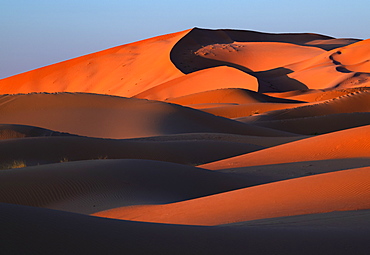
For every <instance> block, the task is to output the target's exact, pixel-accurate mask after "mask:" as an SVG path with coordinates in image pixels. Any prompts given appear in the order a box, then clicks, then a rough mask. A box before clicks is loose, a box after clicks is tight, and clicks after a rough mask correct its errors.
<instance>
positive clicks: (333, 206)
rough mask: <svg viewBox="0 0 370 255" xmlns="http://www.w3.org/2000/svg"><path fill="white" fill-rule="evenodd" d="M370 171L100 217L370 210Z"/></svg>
mask: <svg viewBox="0 0 370 255" xmlns="http://www.w3.org/2000/svg"><path fill="white" fill-rule="evenodd" d="M369 170H370V168H369V167H366V168H360V169H351V170H345V171H339V172H333V173H327V174H320V175H315V176H310V177H302V178H298V179H291V180H287V181H280V182H275V183H269V184H264V185H260V186H254V187H251V188H244V189H240V190H235V191H230V192H226V193H221V194H217V195H213V196H208V197H202V198H198V199H193V200H188V201H184V202H178V203H173V204H166V205H149V206H132V207H123V208H117V209H112V210H108V211H104V212H99V213H96V214H95V215H97V216H101V217H108V218H118V219H124V220H134V221H145V222H158V223H168V224H185V225H208V226H209V225H219V224H226V223H232V222H240V221H247V220H255V219H261V218H273V217H283V216H292V215H300V214H313V213H325V212H331V211H345V210H360V209H370V204H369V202H370V196H369V195H370V182H369V177H370V172H369Z"/></svg>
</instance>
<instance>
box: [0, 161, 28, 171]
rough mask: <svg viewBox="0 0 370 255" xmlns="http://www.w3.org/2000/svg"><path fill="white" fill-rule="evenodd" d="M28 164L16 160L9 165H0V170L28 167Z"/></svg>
mask: <svg viewBox="0 0 370 255" xmlns="http://www.w3.org/2000/svg"><path fill="white" fill-rule="evenodd" d="M26 166H27V165H26V163H25V162H24V161H23V160H14V161H12V162H9V163H3V164H1V165H0V170H7V169H13V168H22V167H26Z"/></svg>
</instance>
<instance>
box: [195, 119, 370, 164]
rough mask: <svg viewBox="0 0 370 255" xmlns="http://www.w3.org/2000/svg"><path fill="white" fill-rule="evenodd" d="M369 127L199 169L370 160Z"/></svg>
mask: <svg viewBox="0 0 370 255" xmlns="http://www.w3.org/2000/svg"><path fill="white" fill-rule="evenodd" d="M369 131H370V126H369V125H368V126H363V127H357V128H351V129H347V130H342V131H337V132H334V133H329V134H324V135H320V136H315V137H311V138H307V139H303V140H300V141H295V142H291V143H289V144H282V145H279V146H276V147H273V148H267V149H264V150H261V151H258V152H252V153H249V154H245V155H241V156H237V157H233V158H229V159H225V160H220V161H216V162H212V163H209V164H204V165H200V167H202V168H205V169H211V170H219V169H225V168H235V167H245V166H256V165H270V164H281V163H289V162H299V161H310V160H325V159H339V158H360V157H370V137H369V135H368V134H369Z"/></svg>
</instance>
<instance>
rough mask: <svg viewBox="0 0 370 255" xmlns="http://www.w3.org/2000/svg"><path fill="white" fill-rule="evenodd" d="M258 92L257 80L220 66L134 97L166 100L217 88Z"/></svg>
mask: <svg viewBox="0 0 370 255" xmlns="http://www.w3.org/2000/svg"><path fill="white" fill-rule="evenodd" d="M236 87H237V88H245V89H249V90H254V91H257V90H258V82H257V79H256V78H255V77H253V76H251V75H249V74H246V73H244V72H242V71H239V70H238V69H235V68H231V67H227V66H221V67H214V68H208V69H204V70H201V71H198V72H194V73H191V74H188V75H186V76H182V77H179V78H177V79H173V80H171V81H168V82H166V83H164V84H160V85H158V86H156V87H154V88H151V89H148V90H146V91H144V92H142V93H139V94H137V95H135V97H136V98H146V99H152V100H162V101H163V100H167V99H170V98H173V97H181V96H186V95H190V94H193V93H198V92H203V91H208V90H213V89H218V88H236Z"/></svg>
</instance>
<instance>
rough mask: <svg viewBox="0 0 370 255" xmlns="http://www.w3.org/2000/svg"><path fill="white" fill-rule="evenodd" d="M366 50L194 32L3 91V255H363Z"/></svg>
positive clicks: (101, 55) (311, 40)
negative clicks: (56, 254)
mask: <svg viewBox="0 0 370 255" xmlns="http://www.w3.org/2000/svg"><path fill="white" fill-rule="evenodd" d="M369 49H370V41H369V40H358V39H350V38H348V39H342V38H332V37H329V36H324V35H319V34H312V33H295V34H288V33H285V34H272V33H261V32H255V31H248V30H230V29H223V30H209V29H199V28H194V29H189V30H185V31H181V32H177V33H173V34H168V35H162V36H158V37H154V38H150V39H147V40H143V41H139V42H135V43H131V44H127V45H122V46H117V47H114V48H111V49H107V50H103V51H100V52H97V53H92V54H89V55H86V56H82V57H78V58H75V59H71V60H67V61H64V62H61V63H57V64H53V65H50V66H46V67H43V68H39V69H36V70H32V71H29V72H26V73H22V74H18V75H15V76H12V77H8V78H5V79H2V80H0V226H1V227H2V232H3V233H6V235H5V239H3V238H2V239H1V241H3V240H5V242H2V243H1V248H2V250H4V252H5V253H9V254H34V253H36V251H37V253H38V254H52V253H63V254H86V253H100V254H105V253H109V254H122V253H129V254H195V253H197V254H247V253H248V254H249V253H250V254H367V253H368V250H369V249H370V247H369V243H370V239H369V236H370V224H369V222H370V213H369V212H370V182H369V180H370V168H369V165H370V135H369V134H370V103H369V102H370V90H369V87H370V86H369V84H370V64H369V63H370V62H369V59H370V54H369V52H370V50H369ZM92 215H94V216H92ZM96 216H100V217H96ZM108 218H112V219H108ZM138 221H141V222H138ZM194 225H198V226H194ZM221 225H225V226H221ZM210 226H212V227H210ZM61 243H62V244H63V245H60V244H61Z"/></svg>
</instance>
